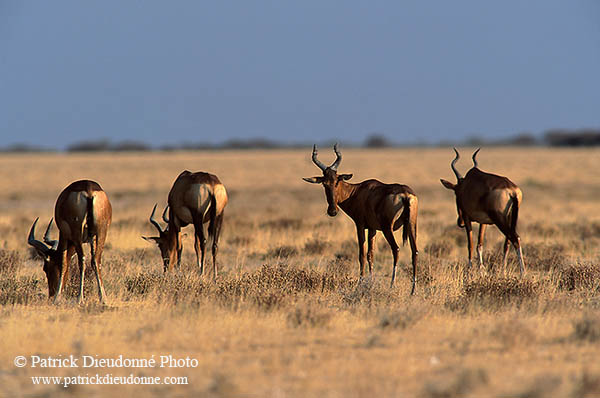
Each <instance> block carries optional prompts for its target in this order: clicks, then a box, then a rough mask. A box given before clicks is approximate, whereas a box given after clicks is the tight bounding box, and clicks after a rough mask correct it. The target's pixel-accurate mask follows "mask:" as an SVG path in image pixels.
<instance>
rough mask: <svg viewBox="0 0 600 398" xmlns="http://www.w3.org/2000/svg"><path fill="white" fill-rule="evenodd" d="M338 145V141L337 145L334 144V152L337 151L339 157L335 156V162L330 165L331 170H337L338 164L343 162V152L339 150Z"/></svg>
mask: <svg viewBox="0 0 600 398" xmlns="http://www.w3.org/2000/svg"><path fill="white" fill-rule="evenodd" d="M337 146H338V144H337V142H336V143H335V145H334V146H333V152H335V154H336V156H337V158H335V162H333V164H332V165H331V166H330V167H331V170H333V171H337V168H338V166H339V165H340V163H341V162H342V153H341V152H340V151H338V147H337Z"/></svg>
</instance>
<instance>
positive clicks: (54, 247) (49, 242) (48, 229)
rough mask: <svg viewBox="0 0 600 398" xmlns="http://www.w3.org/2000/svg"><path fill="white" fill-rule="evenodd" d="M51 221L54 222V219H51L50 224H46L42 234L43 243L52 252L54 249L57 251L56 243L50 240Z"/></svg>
mask: <svg viewBox="0 0 600 398" xmlns="http://www.w3.org/2000/svg"><path fill="white" fill-rule="evenodd" d="M52 221H54V218H51V219H50V222H49V223H48V228H46V233H45V234H44V242H45V243H46V244H47V245H49V246H50V247H51V248H52V250H56V249H58V241H57V240H53V239H50V230H51V229H52Z"/></svg>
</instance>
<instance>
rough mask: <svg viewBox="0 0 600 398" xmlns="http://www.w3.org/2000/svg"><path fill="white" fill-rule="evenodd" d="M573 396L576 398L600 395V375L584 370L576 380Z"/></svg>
mask: <svg viewBox="0 0 600 398" xmlns="http://www.w3.org/2000/svg"><path fill="white" fill-rule="evenodd" d="M572 396H573V397H576V398H587V397H590V398H591V397H599V396H600V376H598V375H590V374H589V373H587V372H584V373H583V374H582V375H581V376H580V377H578V378H577V380H576V381H575V386H574V388H573V393H572Z"/></svg>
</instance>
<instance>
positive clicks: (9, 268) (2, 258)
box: [0, 249, 37, 275]
mask: <svg viewBox="0 0 600 398" xmlns="http://www.w3.org/2000/svg"><path fill="white" fill-rule="evenodd" d="M36 253H37V252H36ZM22 261H23V260H22V259H21V256H20V255H19V252H17V251H15V250H4V249H0V275H4V274H6V275H14V274H15V272H17V269H18V268H19V267H20V266H21V263H22Z"/></svg>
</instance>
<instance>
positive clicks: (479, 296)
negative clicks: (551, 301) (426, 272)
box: [446, 277, 541, 311]
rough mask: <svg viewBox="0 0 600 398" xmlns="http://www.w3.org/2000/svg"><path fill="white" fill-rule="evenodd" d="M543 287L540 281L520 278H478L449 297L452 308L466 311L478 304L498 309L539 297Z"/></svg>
mask: <svg viewBox="0 0 600 398" xmlns="http://www.w3.org/2000/svg"><path fill="white" fill-rule="evenodd" d="M540 290H541V288H540V284H539V283H538V282H533V281H531V280H528V279H519V278H503V277H500V278H482V277H480V278H478V279H475V280H473V281H470V282H467V283H465V285H464V287H463V290H462V293H461V294H460V295H459V296H458V297H456V298H454V299H449V300H448V301H447V302H446V305H447V307H448V308H450V309H451V310H458V311H465V310H466V309H467V308H468V307H470V306H473V305H476V306H479V307H481V308H483V309H490V310H497V309H498V308H500V307H503V306H506V305H517V306H518V305H521V304H522V303H523V302H525V301H528V300H532V299H534V298H537V297H538V295H539V292H540Z"/></svg>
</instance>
